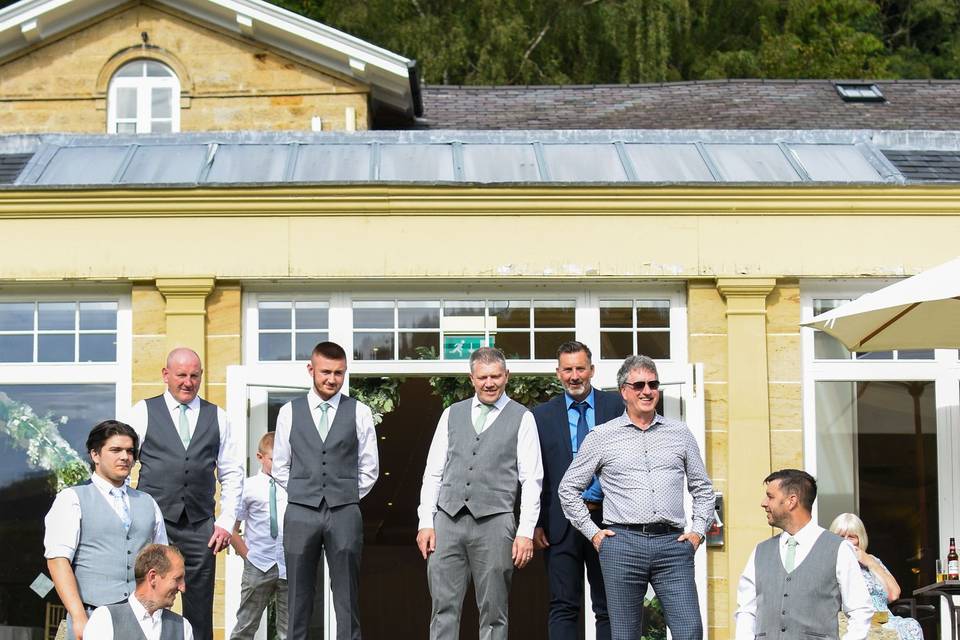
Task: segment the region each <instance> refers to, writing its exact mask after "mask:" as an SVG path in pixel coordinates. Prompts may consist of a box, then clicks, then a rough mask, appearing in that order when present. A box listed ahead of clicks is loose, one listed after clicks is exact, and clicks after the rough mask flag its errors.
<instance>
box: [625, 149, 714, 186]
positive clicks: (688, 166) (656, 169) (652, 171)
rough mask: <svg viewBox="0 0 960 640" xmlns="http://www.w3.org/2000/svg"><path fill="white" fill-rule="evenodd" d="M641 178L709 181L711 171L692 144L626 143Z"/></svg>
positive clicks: (711, 176) (711, 179)
mask: <svg viewBox="0 0 960 640" xmlns="http://www.w3.org/2000/svg"><path fill="white" fill-rule="evenodd" d="M624 147H625V148H626V150H627V155H628V156H630V160H631V161H633V167H634V169H635V170H636V172H637V178H638V179H639V180H640V181H641V182H713V181H714V179H713V175H712V174H711V173H710V169H708V168H707V165H706V163H705V162H704V161H703V158H702V157H701V156H700V152H699V151H697V147H696V146H695V145H692V144H626V145H624Z"/></svg>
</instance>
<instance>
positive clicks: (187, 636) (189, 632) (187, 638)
mask: <svg viewBox="0 0 960 640" xmlns="http://www.w3.org/2000/svg"><path fill="white" fill-rule="evenodd" d="M83 637H84V638H86V637H87V634H86V633H84V634H83ZM91 637H96V636H91ZM183 640H193V627H191V626H190V621H189V620H187V619H186V618H184V619H183Z"/></svg>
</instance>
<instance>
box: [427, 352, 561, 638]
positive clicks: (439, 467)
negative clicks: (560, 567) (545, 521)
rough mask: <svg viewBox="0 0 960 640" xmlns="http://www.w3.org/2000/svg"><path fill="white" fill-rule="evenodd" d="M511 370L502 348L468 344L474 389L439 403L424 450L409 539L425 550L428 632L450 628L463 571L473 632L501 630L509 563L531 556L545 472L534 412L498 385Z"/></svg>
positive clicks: (436, 634) (456, 616) (490, 634)
mask: <svg viewBox="0 0 960 640" xmlns="http://www.w3.org/2000/svg"><path fill="white" fill-rule="evenodd" d="M509 377H510V372H509V371H508V370H507V362H506V359H505V358H504V355H503V352H502V351H500V350H499V349H496V348H492V347H481V348H479V349H477V350H476V351H474V352H473V353H472V354H471V355H470V381H471V382H472V383H473V387H474V390H475V391H476V394H475V395H474V396H473V397H472V398H469V399H467V400H463V401H461V402H457V403H454V404H453V405H451V406H450V407H448V408H447V409H446V410H444V412H443V414H442V415H441V416H440V421H439V423H438V424H437V430H436V432H435V433H434V436H433V441H432V442H431V444H430V451H429V453H428V454H427V465H426V469H425V470H424V472H423V487H422V488H421V490H420V508H419V509H418V515H419V519H420V525H419V526H420V529H419V531H418V532H417V546H418V547H419V549H420V553H421V555H423V557H424V559H425V560H427V583H428V585H429V587H430V597H431V602H432V611H431V615H430V638H431V640H449V639H455V638H457V636H458V634H459V632H460V612H461V609H462V607H463V598H464V595H465V593H466V591H467V586H468V584H469V580H470V578H471V576H472V578H473V585H474V588H475V590H476V594H477V608H478V609H479V611H480V640H506V638H507V622H508V619H507V600H508V596H509V593H510V581H511V578H512V576H513V569H514V567H516V568H518V569H522V568H523V567H525V566H526V565H527V563H528V562H530V559H531V558H532V557H533V531H534V528H535V527H536V524H537V518H538V516H539V514H540V488H541V483H542V481H543V466H542V463H541V460H540V441H539V438H538V436H537V424H536V422H535V421H534V418H533V414H532V413H530V412H529V411H528V410H527V409H526V408H525V407H524V406H523V405H520V404H518V403H517V402H514V401H513V400H511V399H510V398H508V397H507V395H506V394H505V393H504V391H505V389H506V386H507V380H508V379H509ZM518 486H519V487H520V521H519V524H518V523H517V520H516V518H515V517H514V506H515V503H516V499H517V487H518Z"/></svg>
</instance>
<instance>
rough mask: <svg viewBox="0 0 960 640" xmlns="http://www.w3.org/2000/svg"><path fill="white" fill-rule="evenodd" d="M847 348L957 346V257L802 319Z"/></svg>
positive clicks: (959, 290)
mask: <svg viewBox="0 0 960 640" xmlns="http://www.w3.org/2000/svg"><path fill="white" fill-rule="evenodd" d="M803 325H804V326H807V327H813V328H815V329H820V330H821V331H824V332H825V333H828V334H830V335H831V336H833V337H834V338H836V339H837V340H839V341H840V342H842V343H843V344H844V346H846V347H847V349H849V350H850V351H890V350H892V349H956V348H958V347H960V258H956V259H954V260H951V261H950V262H947V263H946V264H942V265H940V266H939V267H934V268H933V269H930V270H928V271H924V272H923V273H920V274H917V275H915V276H913V277H912V278H907V279H906V280H903V281H901V282H897V283H895V284H892V285H890V286H888V287H884V288H883V289H879V290H878V291H874V292H873V293H868V294H866V295H864V296H861V297H859V298H857V299H856V300H853V301H851V302H848V303H846V304H844V305H841V306H839V307H837V308H836V309H833V310H831V311H827V312H826V313H821V314H820V315H818V316H816V317H815V318H813V320H810V321H809V322H804V323H803Z"/></svg>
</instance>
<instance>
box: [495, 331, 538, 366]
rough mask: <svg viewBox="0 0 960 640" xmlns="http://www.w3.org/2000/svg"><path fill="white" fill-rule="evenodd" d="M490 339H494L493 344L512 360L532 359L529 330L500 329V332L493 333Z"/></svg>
mask: <svg viewBox="0 0 960 640" xmlns="http://www.w3.org/2000/svg"><path fill="white" fill-rule="evenodd" d="M490 339H491V340H493V346H495V347H497V348H498V349H500V350H502V351H503V353H504V354H506V356H507V358H510V359H511V360H529V359H530V333H529V332H525V331H521V332H518V333H513V332H512V331H500V332H499V333H491V334H490Z"/></svg>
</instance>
